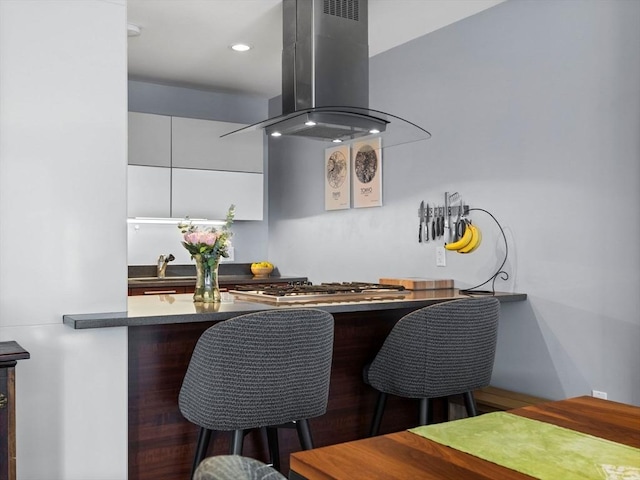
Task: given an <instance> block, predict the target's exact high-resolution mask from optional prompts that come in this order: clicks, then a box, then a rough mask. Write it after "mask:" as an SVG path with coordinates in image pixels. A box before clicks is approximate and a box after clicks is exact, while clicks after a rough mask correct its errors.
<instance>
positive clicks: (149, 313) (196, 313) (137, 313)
mask: <svg viewBox="0 0 640 480" xmlns="http://www.w3.org/2000/svg"><path fill="white" fill-rule="evenodd" d="M468 297H469V295H463V294H460V293H459V291H458V290H457V289H451V290H425V291H416V292H411V293H410V294H409V295H407V296H406V297H405V298H403V299H388V300H375V301H374V300H365V301H350V302H339V303H328V302H327V303H305V304H294V305H282V306H279V305H271V304H266V303H258V302H245V301H239V300H235V301H229V302H221V303H217V304H202V303H194V302H193V295H192V294H177V295H150V296H133V297H128V306H127V308H128V311H126V312H111V313H94V314H78V315H73V314H69V315H63V322H64V323H65V324H66V325H68V326H70V327H71V328H74V329H85V328H105V327H134V326H141V325H161V324H169V323H191V322H211V321H221V320H228V319H229V318H233V317H237V316H238V315H243V314H245V313H251V312H257V311H261V310H273V309H276V308H303V307H308V308H318V309H320V310H325V311H327V312H329V313H344V312H366V311H376V310H391V309H405V308H413V309H417V308H422V307H426V306H427V305H432V304H434V303H439V302H445V301H447V300H455V299H458V298H468ZM496 297H497V298H498V299H499V300H500V301H501V302H520V301H524V300H526V298H527V295H526V294H524V293H504V292H496Z"/></svg>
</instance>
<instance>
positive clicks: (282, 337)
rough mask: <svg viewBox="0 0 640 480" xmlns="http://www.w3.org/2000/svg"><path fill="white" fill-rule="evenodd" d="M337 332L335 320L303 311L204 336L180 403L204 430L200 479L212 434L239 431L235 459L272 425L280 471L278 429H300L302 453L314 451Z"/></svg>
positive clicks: (229, 324)
mask: <svg viewBox="0 0 640 480" xmlns="http://www.w3.org/2000/svg"><path fill="white" fill-rule="evenodd" d="M333 330H334V325H333V316H332V315H331V314H329V313H327V312H324V311H322V310H317V309H310V308H302V309H282V310H270V311H264V312H256V313H251V314H247V315H241V316H239V317H235V318H232V319H230V320H227V321H224V322H221V323H218V324H216V325H213V326H212V327H210V328H209V329H207V330H206V331H205V332H204V333H203V334H202V335H201V336H200V338H199V339H198V343H197V344H196V347H195V349H194V351H193V354H192V356H191V361H190V363H189V367H188V368H187V373H186V374H185V377H184V381H183V383H182V388H181V390H180V396H179V402H178V403H179V407H180V411H181V412H182V415H183V416H184V417H185V418H186V419H187V420H189V421H190V422H192V423H194V424H196V425H198V426H199V427H200V433H199V435H198V443H197V447H196V452H195V456H194V461H193V468H192V474H193V473H194V471H195V469H196V467H197V466H198V464H199V463H200V462H201V461H202V460H203V459H204V457H205V456H206V453H207V449H208V446H209V442H210V439H211V433H212V431H233V440H232V447H231V453H232V454H236V455H241V454H242V444H243V438H244V434H245V432H246V431H247V430H250V429H253V428H261V427H267V428H266V430H267V437H268V441H269V452H270V456H271V463H273V465H274V467H275V468H276V469H279V451H278V437H277V430H276V428H278V427H280V426H289V425H291V424H292V423H295V427H296V429H297V431H298V437H299V439H300V443H301V445H302V448H303V449H305V450H307V449H311V448H313V442H312V438H311V432H310V429H309V423H308V419H310V418H314V417H318V416H320V415H323V414H324V413H325V412H326V409H327V399H328V395H329V377H330V374H331V357H332V353H333Z"/></svg>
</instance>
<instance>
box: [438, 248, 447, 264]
mask: <svg viewBox="0 0 640 480" xmlns="http://www.w3.org/2000/svg"><path fill="white" fill-rule="evenodd" d="M446 266H447V256H446V253H445V249H444V247H436V267H446Z"/></svg>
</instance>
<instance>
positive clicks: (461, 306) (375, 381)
mask: <svg viewBox="0 0 640 480" xmlns="http://www.w3.org/2000/svg"><path fill="white" fill-rule="evenodd" d="M499 311H500V302H499V301H498V300H497V299H496V298H494V297H484V298H469V299H462V300H453V301H449V302H444V303H438V304H435V305H431V306H429V307H425V308H422V309H420V310H416V311H414V312H411V313H409V314H407V315H406V316H404V317H403V318H402V319H400V320H399V321H398V323H396V325H395V326H394V328H393V330H392V331H391V333H389V335H388V337H387V338H386V340H385V342H384V345H383V346H382V348H381V349H380V351H379V352H378V354H377V356H376V358H375V359H374V360H373V362H372V363H371V365H370V367H369V369H368V372H367V375H368V383H369V384H370V385H371V386H372V387H374V388H376V389H377V390H379V391H381V392H386V393H390V394H392V395H398V396H401V397H408V398H435V397H444V396H449V395H455V394H460V393H462V392H467V391H473V390H475V389H478V388H481V387H486V386H487V385H489V382H490V380H491V373H492V371H493V362H494V358H495V351H496V340H497V334H498V333H497V332H498V317H499Z"/></svg>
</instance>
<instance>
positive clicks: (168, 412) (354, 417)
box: [128, 307, 417, 480]
mask: <svg viewBox="0 0 640 480" xmlns="http://www.w3.org/2000/svg"><path fill="white" fill-rule="evenodd" d="M415 308H416V307H413V308H402V309H391V310H380V311H379V310H373V311H363V312H349V313H334V314H333V315H334V318H335V340H334V352H333V364H332V373H331V385H330V392H329V404H328V408H327V413H326V415H324V416H322V417H319V418H316V419H313V420H311V428H312V435H313V440H314V445H315V446H316V447H321V446H326V445H332V444H335V443H339V442H346V441H350V440H356V439H359V438H363V437H365V436H366V435H367V432H368V429H369V422H370V421H371V416H372V415H373V408H374V403H375V392H374V391H373V390H372V389H371V388H370V387H368V386H366V385H365V384H364V383H363V381H362V367H363V366H364V365H365V364H366V363H367V362H368V361H370V360H371V359H372V358H373V356H374V355H375V354H376V353H377V351H378V349H379V348H380V346H381V345H382V343H383V342H384V339H385V338H386V336H387V335H388V333H389V332H390V331H391V328H392V327H393V325H395V323H396V322H397V321H398V320H399V319H400V318H401V317H402V316H404V315H406V314H407V313H409V312H410V311H412V310H415ZM214 323H215V322H198V323H181V324H165V325H143V326H130V327H128V331H129V347H128V348H129V479H130V480H143V479H149V480H151V479H153V480H162V479H167V480H175V479H185V480H186V479H188V476H189V472H190V469H191V463H192V459H193V454H194V449H195V443H196V435H197V430H198V429H197V427H196V426H195V425H193V424H191V423H189V422H188V421H186V420H185V419H184V418H183V417H182V415H181V414H180V410H179V409H178V393H179V391H180V386H181V384H182V379H183V377H184V374H185V372H186V369H187V365H188V363H189V360H190V358H191V353H192V351H193V348H194V346H195V344H196V341H197V340H198V338H199V337H200V335H201V334H202V332H204V331H205V330H206V329H207V328H209V327H210V326H211V325H213V324H214ZM416 418H417V404H416V403H415V401H412V400H408V399H400V398H396V397H391V398H390V399H389V402H388V405H387V409H386V410H385V416H384V419H383V424H382V431H381V433H388V432H393V431H398V430H401V429H404V428H409V427H411V426H413V425H414V424H415V421H416ZM229 439H230V434H228V433H221V434H218V435H217V436H216V437H215V441H213V442H212V446H211V448H210V450H209V455H214V454H226V453H228V452H229ZM299 449H300V446H299V444H298V439H297V435H296V432H295V430H294V429H292V430H281V431H280V450H281V452H280V454H281V463H282V470H283V472H285V474H286V473H288V470H289V454H290V453H291V452H294V451H297V450H299ZM244 454H246V455H248V456H251V457H255V458H258V459H261V460H263V461H266V460H267V449H266V441H265V439H263V438H262V436H261V433H260V431H255V432H252V433H250V434H249V435H248V436H247V437H246V439H245V444H244Z"/></svg>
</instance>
